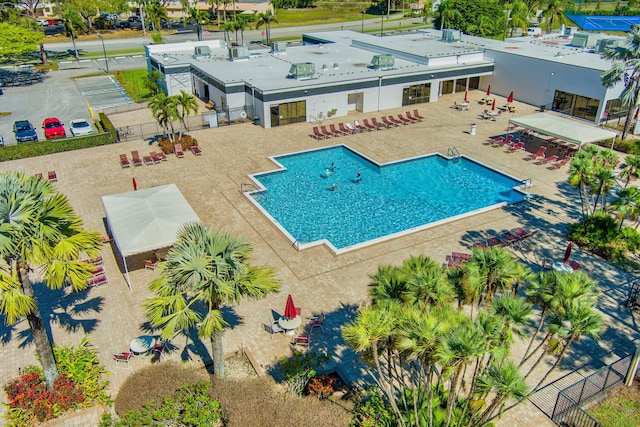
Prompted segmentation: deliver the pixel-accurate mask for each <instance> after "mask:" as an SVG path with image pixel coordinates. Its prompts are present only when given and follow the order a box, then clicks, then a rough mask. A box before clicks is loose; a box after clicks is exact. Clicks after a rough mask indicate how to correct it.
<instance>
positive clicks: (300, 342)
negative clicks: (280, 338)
mask: <svg viewBox="0 0 640 427" xmlns="http://www.w3.org/2000/svg"><path fill="white" fill-rule="evenodd" d="M309 344H311V339H309V337H304V336H300V337H295V338H294V340H293V345H294V346H295V347H296V348H298V347H306V348H308V347H309Z"/></svg>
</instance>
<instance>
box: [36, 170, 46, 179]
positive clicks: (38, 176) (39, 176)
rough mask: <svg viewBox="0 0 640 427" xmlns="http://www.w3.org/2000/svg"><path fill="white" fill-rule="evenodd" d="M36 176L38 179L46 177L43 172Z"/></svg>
mask: <svg viewBox="0 0 640 427" xmlns="http://www.w3.org/2000/svg"><path fill="white" fill-rule="evenodd" d="M35 176H36V178H38V179H44V175H42V172H38V173H37V174H36V175H35Z"/></svg>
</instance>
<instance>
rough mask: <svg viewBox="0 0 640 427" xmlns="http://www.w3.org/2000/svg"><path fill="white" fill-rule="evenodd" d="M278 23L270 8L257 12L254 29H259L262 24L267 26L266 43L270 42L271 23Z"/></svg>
mask: <svg viewBox="0 0 640 427" xmlns="http://www.w3.org/2000/svg"><path fill="white" fill-rule="evenodd" d="M272 22H275V23H276V24H277V23H278V20H277V19H276V17H275V16H274V15H273V14H272V13H271V10H267V11H266V12H260V13H258V20H257V21H256V30H258V29H260V27H262V26H263V25H266V26H267V44H271V23H272Z"/></svg>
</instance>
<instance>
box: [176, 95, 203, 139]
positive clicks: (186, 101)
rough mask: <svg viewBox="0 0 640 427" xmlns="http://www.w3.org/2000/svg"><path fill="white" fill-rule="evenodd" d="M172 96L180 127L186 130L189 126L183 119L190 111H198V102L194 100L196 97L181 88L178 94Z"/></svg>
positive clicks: (194, 112)
mask: <svg viewBox="0 0 640 427" xmlns="http://www.w3.org/2000/svg"><path fill="white" fill-rule="evenodd" d="M172 98H173V99H174V100H175V105H176V109H177V110H178V115H179V116H180V121H181V122H182V127H183V128H184V129H185V130H186V131H187V132H188V131H189V127H188V126H187V122H186V121H185V120H186V118H187V117H188V116H189V115H190V113H193V114H196V113H197V112H198V102H197V101H196V97H195V96H193V95H191V94H189V93H187V92H185V91H183V90H181V91H180V94H179V95H174V96H172ZM180 136H182V135H180Z"/></svg>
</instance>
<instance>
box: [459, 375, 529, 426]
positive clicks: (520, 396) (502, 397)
mask: <svg viewBox="0 0 640 427" xmlns="http://www.w3.org/2000/svg"><path fill="white" fill-rule="evenodd" d="M477 387H478V391H479V392H480V393H482V394H484V395H487V394H489V393H490V392H493V393H494V397H493V400H492V401H491V403H490V404H489V405H488V406H487V408H486V409H485V410H484V412H482V413H481V414H480V415H479V416H478V417H477V418H476V419H475V420H473V421H472V423H471V425H472V426H484V425H486V423H487V422H488V421H489V419H491V417H492V416H493V414H494V413H495V410H496V409H498V408H501V407H503V406H504V404H505V403H506V402H507V401H509V400H510V399H514V400H516V401H522V400H524V399H525V398H526V397H527V396H528V395H529V388H528V387H527V384H526V382H525V380H524V379H523V378H522V375H520V371H519V369H518V367H517V366H516V365H515V363H513V362H505V363H502V364H500V365H493V366H491V367H490V368H489V370H488V372H487V374H486V375H485V376H483V377H481V378H480V379H479V380H478V386H477Z"/></svg>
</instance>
